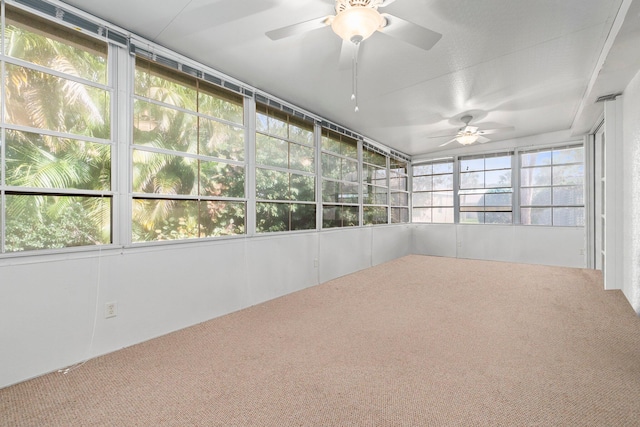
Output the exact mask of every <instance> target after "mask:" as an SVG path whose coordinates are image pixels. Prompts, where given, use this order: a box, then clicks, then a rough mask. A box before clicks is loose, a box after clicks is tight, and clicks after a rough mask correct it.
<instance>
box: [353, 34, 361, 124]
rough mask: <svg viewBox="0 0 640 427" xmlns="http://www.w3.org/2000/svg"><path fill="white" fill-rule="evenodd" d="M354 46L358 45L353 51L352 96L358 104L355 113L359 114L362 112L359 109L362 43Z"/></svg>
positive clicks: (356, 43)
mask: <svg viewBox="0 0 640 427" xmlns="http://www.w3.org/2000/svg"><path fill="white" fill-rule="evenodd" d="M354 44H355V45H356V48H355V49H354V51H353V76H352V84H353V93H352V94H351V100H352V101H355V103H356V107H355V109H354V111H355V112H356V113H357V112H358V111H360V108H358V52H359V51H360V42H359V41H354Z"/></svg>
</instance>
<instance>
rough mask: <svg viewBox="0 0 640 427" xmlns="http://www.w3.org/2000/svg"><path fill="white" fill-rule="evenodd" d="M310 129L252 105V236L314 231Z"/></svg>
mask: <svg viewBox="0 0 640 427" xmlns="http://www.w3.org/2000/svg"><path fill="white" fill-rule="evenodd" d="M315 173H316V171H315V142H314V124H313V123H311V122H307V121H304V120H302V119H299V118H297V117H293V116H291V115H289V114H286V113H283V112H281V111H278V110H274V109H271V108H269V107H267V106H264V105H261V104H258V105H257V106H256V231H257V232H258V233H264V232H272V231H293V230H312V229H315V228H316V204H315V200H316V195H315V189H316V180H315V176H316V175H315Z"/></svg>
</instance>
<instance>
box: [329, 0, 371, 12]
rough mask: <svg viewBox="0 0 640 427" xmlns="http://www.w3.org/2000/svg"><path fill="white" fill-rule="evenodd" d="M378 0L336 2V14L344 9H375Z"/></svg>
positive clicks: (340, 0) (338, 0)
mask: <svg viewBox="0 0 640 427" xmlns="http://www.w3.org/2000/svg"><path fill="white" fill-rule="evenodd" d="M379 3H381V1H380V0H336V13H340V12H342V11H343V10H345V9H350V8H352V7H370V8H371V9H377V8H378V4H379Z"/></svg>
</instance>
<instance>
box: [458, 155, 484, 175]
mask: <svg viewBox="0 0 640 427" xmlns="http://www.w3.org/2000/svg"><path fill="white" fill-rule="evenodd" d="M481 170H484V159H483V158H479V159H467V160H460V171H461V172H473V171H481Z"/></svg>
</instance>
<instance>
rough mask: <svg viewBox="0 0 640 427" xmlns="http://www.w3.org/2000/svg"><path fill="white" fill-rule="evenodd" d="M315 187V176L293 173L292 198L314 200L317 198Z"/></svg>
mask: <svg viewBox="0 0 640 427" xmlns="http://www.w3.org/2000/svg"><path fill="white" fill-rule="evenodd" d="M315 188H316V180H315V177H313V176H309V175H298V174H294V173H292V174H291V193H290V198H291V200H298V201H308V202H313V201H314V200H315V199H316V195H315ZM301 206H306V205H301Z"/></svg>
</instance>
